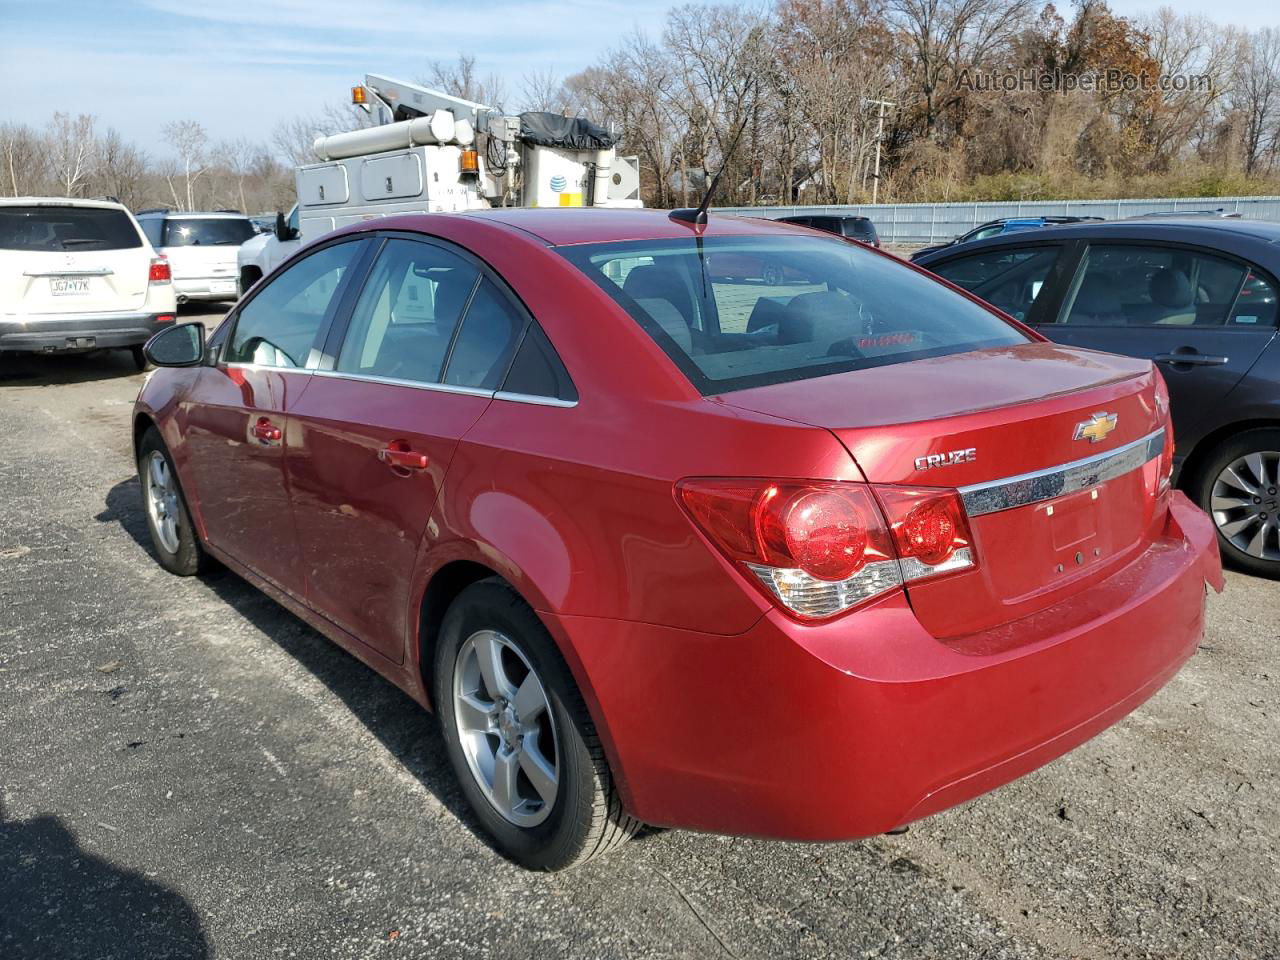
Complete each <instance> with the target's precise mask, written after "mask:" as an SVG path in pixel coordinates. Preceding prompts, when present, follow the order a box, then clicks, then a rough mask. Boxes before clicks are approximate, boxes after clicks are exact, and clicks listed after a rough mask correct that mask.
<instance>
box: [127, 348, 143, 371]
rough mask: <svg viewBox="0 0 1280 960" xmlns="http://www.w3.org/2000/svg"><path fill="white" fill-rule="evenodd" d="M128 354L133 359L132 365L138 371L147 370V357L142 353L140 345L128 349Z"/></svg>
mask: <svg viewBox="0 0 1280 960" xmlns="http://www.w3.org/2000/svg"><path fill="white" fill-rule="evenodd" d="M129 353H130V355H131V356H132V357H133V365H134V366H135V367H137V368H138V369H139V370H145V369H147V355H146V354H145V353H143V352H142V344H138V345H137V346H134V347H130V348H129Z"/></svg>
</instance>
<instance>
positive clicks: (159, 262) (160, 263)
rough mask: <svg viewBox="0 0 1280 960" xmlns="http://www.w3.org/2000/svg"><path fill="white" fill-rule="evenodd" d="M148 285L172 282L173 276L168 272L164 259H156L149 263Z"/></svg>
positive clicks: (166, 261) (167, 264)
mask: <svg viewBox="0 0 1280 960" xmlns="http://www.w3.org/2000/svg"><path fill="white" fill-rule="evenodd" d="M147 280H148V282H149V283H169V282H170V281H172V280H173V274H172V273H170V272H169V261H168V260H166V259H165V258H164V257H156V258H155V259H153V260H152V261H151V274H150V276H148V277H147Z"/></svg>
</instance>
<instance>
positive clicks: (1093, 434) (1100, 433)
mask: <svg viewBox="0 0 1280 960" xmlns="http://www.w3.org/2000/svg"><path fill="white" fill-rule="evenodd" d="M1116 419H1117V414H1114V413H1095V414H1094V415H1093V416H1092V417H1090V418H1089V419H1088V420H1082V421H1081V422H1080V423H1077V424H1076V439H1077V440H1088V441H1089V442H1090V443H1097V442H1098V441H1100V440H1105V439H1106V438H1107V435H1108V434H1109V433H1111V431H1112V430H1114V429H1115V428H1116Z"/></svg>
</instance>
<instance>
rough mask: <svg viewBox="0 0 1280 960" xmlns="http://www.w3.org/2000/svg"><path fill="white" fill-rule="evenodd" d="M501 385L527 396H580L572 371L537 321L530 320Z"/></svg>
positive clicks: (567, 399) (554, 397)
mask: <svg viewBox="0 0 1280 960" xmlns="http://www.w3.org/2000/svg"><path fill="white" fill-rule="evenodd" d="M502 389H503V390H504V391H506V392H507V393H518V394H522V395H524V396H527V397H549V398H551V399H553V400H564V401H566V402H573V401H575V400H577V399H578V390H577V388H576V387H575V386H574V385H573V381H572V380H571V379H569V371H568V370H566V369H565V367H564V362H563V361H562V360H561V359H560V355H559V354H558V353H556V351H555V347H553V346H552V345H551V341H550V340H548V339H547V335H546V334H545V333H543V332H542V328H541V327H540V326H538V324H536V323H530V324H529V327H528V329H527V330H526V332H525V335H524V339H523V340H522V341H521V343H520V349H519V350H517V351H516V356H515V359H514V360H512V361H511V369H510V370H508V371H507V379H506V380H505V381H503V384H502Z"/></svg>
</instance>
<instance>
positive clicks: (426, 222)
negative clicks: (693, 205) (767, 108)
mask: <svg viewBox="0 0 1280 960" xmlns="http://www.w3.org/2000/svg"><path fill="white" fill-rule="evenodd" d="M669 212H670V211H667V210H650V209H615V208H610V207H559V208H539V207H522V208H511V207H508V208H503V209H495V210H471V211H467V212H466V213H427V214H410V215H408V216H403V217H396V218H394V221H392V220H391V219H387V220H369V221H365V222H364V223H362V224H359V225H358V227H357V229H362V230H379V229H383V230H389V229H401V230H405V229H407V230H414V229H420V230H422V231H423V232H424V233H432V232H434V231H433V230H432V229H431V226H430V224H431V223H433V222H437V220H438V218H441V217H449V218H450V219H452V220H484V221H488V222H491V223H495V224H502V225H505V226H508V227H514V228H516V229H518V230H521V231H523V232H524V233H527V234H530V235H532V236H534V237H537V238H538V239H539V240H542V241H543V242H545V243H547V244H550V245H551V246H554V247H559V246H568V245H572V244H579V243H615V242H620V241H624V240H666V239H680V238H685V237H692V236H694V235H695V234H694V230H693V227H692V226H691V225H690V224H688V223H685V222H682V221H677V220H672V219H671V218H670V216H668V214H669ZM783 233H785V234H789V235H792V236H806V237H812V236H813V233H812V232H811V231H809V230H807V229H805V228H804V227H800V226H796V225H793V224H789V223H781V222H779V221H777V220H769V219H766V218H764V217H736V216H731V215H728V214H717V213H716V212H715V211H714V210H711V211H710V212H709V215H708V218H707V224H706V227H705V228H704V229H703V230H702V232H701V234H700V235H701V236H703V237H743V236H761V235H769V234H783Z"/></svg>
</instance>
